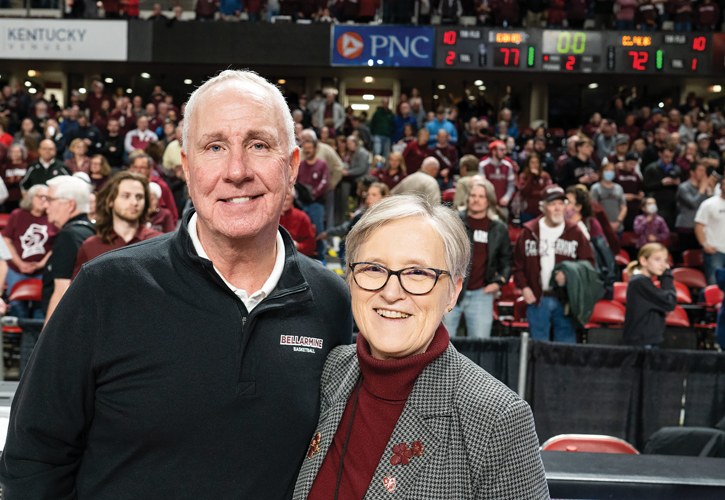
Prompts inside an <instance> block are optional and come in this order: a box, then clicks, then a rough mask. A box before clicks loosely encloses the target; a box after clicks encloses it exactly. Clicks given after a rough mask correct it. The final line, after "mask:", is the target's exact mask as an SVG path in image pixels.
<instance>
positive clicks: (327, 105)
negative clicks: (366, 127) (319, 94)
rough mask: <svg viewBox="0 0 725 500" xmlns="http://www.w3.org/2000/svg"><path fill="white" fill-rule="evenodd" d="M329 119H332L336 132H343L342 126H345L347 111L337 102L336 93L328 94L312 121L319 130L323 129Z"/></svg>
mask: <svg viewBox="0 0 725 500" xmlns="http://www.w3.org/2000/svg"><path fill="white" fill-rule="evenodd" d="M328 118H332V120H333V121H334V125H333V126H334V128H335V130H342V126H343V125H344V124H345V110H344V109H343V108H342V104H340V103H339V102H337V101H335V93H334V92H328V93H327V97H326V98H325V102H324V104H323V105H322V106H320V107H319V108H317V111H316V112H315V114H314V117H313V120H312V121H313V122H314V124H315V126H316V127H317V128H322V127H323V126H324V125H325V120H326V119H328Z"/></svg>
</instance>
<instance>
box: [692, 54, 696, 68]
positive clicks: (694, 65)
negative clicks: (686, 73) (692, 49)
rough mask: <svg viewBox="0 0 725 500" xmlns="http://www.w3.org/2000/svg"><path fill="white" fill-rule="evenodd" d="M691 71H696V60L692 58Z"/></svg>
mask: <svg viewBox="0 0 725 500" xmlns="http://www.w3.org/2000/svg"><path fill="white" fill-rule="evenodd" d="M692 71H697V59H696V58H694V57H693V58H692Z"/></svg>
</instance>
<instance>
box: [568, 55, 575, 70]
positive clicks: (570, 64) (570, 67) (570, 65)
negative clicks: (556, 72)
mask: <svg viewBox="0 0 725 500" xmlns="http://www.w3.org/2000/svg"><path fill="white" fill-rule="evenodd" d="M574 64H576V57H574V56H569V57H568V58H567V60H566V69H568V70H569V71H571V70H573V69H574Z"/></svg>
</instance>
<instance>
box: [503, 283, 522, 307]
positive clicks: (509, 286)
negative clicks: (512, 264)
mask: <svg viewBox="0 0 725 500" xmlns="http://www.w3.org/2000/svg"><path fill="white" fill-rule="evenodd" d="M519 297H521V290H519V289H518V288H516V285H514V279H513V278H511V279H509V282H508V283H506V284H505V285H504V286H503V288H502V289H501V296H500V297H499V298H498V300H499V301H504V302H511V303H512V305H513V302H515V301H516V299H518V298H519Z"/></svg>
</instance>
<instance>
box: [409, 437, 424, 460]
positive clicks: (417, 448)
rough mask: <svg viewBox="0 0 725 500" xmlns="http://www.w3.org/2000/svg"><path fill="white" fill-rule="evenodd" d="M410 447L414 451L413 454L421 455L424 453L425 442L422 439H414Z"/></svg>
mask: <svg viewBox="0 0 725 500" xmlns="http://www.w3.org/2000/svg"><path fill="white" fill-rule="evenodd" d="M410 449H411V450H412V451H413V455H415V456H416V457H419V456H421V455H422V454H423V443H421V442H420V441H413V444H411V445H410Z"/></svg>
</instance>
